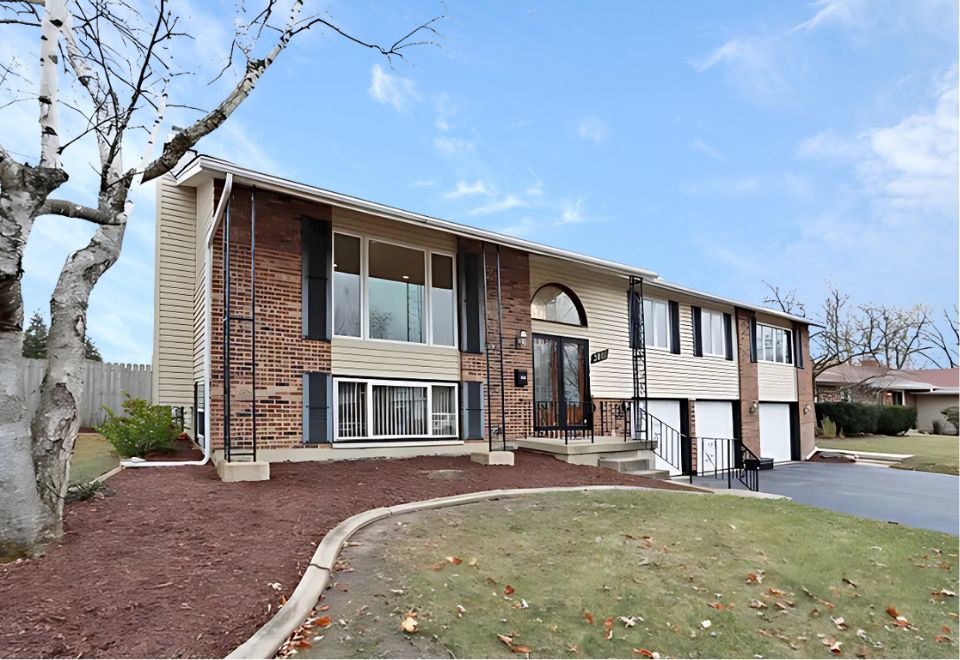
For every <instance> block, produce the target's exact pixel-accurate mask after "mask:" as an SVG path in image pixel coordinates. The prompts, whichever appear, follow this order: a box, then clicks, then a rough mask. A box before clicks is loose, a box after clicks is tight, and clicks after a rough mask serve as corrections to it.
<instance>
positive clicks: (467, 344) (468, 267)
mask: <svg viewBox="0 0 960 660" xmlns="http://www.w3.org/2000/svg"><path fill="white" fill-rule="evenodd" d="M457 279H458V280H459V281H458V283H457V284H458V287H459V289H460V313H459V314H458V315H457V316H458V318H459V320H460V350H461V351H462V352H464V353H483V347H484V327H483V322H484V310H483V305H484V301H483V257H482V256H481V255H480V253H478V252H461V253H460V254H459V255H457Z"/></svg>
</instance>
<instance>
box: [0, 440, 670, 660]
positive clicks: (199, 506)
mask: <svg viewBox="0 0 960 660" xmlns="http://www.w3.org/2000/svg"><path fill="white" fill-rule="evenodd" d="M516 460H517V465H516V466H514V467H493V466H481V465H478V464H476V463H472V462H470V460H469V458H463V457H429V458H412V459H403V460H392V461H391V460H364V461H351V462H335V463H333V462H331V463H293V464H292V463H286V464H274V465H272V466H271V472H272V479H271V480H270V481H266V482H256V483H238V484H224V483H221V482H220V480H219V479H218V478H217V475H216V473H215V472H214V470H213V469H212V468H210V467H208V466H205V467H176V468H140V469H129V470H124V471H123V472H122V473H120V474H118V475H116V476H115V477H113V478H111V479H110V480H108V481H107V484H108V486H109V487H110V488H111V489H112V490H113V492H114V494H113V495H112V496H110V497H107V498H105V499H102V500H97V501H88V502H81V503H77V504H71V505H69V506H68V507H67V511H66V521H65V524H66V535H65V537H64V539H63V541H62V543H61V544H59V545H57V546H56V547H51V548H50V549H49V550H48V552H47V554H46V556H45V557H43V558H41V559H38V560H34V561H24V562H20V563H15V564H9V565H6V566H0V657H50V656H59V657H67V656H70V657H77V656H100V657H120V656H134V657H183V656H193V657H223V656H224V655H226V654H227V653H229V652H230V651H231V650H232V649H233V648H235V647H236V646H237V645H238V644H239V643H241V642H242V641H243V640H244V639H246V638H247V637H248V636H249V635H250V634H251V633H253V632H254V631H255V630H256V629H257V628H258V627H259V626H260V625H261V624H263V623H264V622H265V621H266V620H267V619H268V618H269V616H270V612H268V609H267V608H268V605H269V604H271V603H272V604H273V611H275V608H276V605H277V603H278V601H279V598H280V595H281V594H289V593H290V592H291V591H292V590H293V588H294V587H295V586H296V583H297V580H298V575H299V573H298V572H299V571H300V570H301V569H302V567H303V566H305V565H306V563H307V562H308V561H309V559H310V557H311V555H312V554H313V551H314V548H315V546H316V543H317V542H318V541H319V540H320V539H321V538H322V537H323V535H324V534H325V533H326V532H327V531H328V530H330V529H331V528H332V527H333V526H334V525H336V524H337V523H339V522H340V521H341V520H343V519H345V518H347V517H349V516H351V515H353V514H355V513H358V512H360V511H364V510H366V509H371V508H374V507H378V506H388V505H393V504H399V503H402V502H408V501H414V500H422V499H427V498H431V497H440V496H444V495H455V494H458V493H467V492H473V491H478V490H491V489H496V488H516V487H527V488H532V487H538V486H579V485H588V484H626V485H638V486H652V487H658V488H683V486H679V485H675V484H670V483H665V482H661V481H654V480H650V479H645V478H642V477H634V476H630V475H621V474H617V473H616V472H613V471H611V470H605V469H599V468H589V467H579V466H574V465H568V464H566V463H562V462H560V461H557V460H555V459H554V458H552V457H549V456H541V455H535V454H529V453H524V452H519V453H518V454H517V457H516ZM443 469H457V470H462V473H460V474H458V475H454V477H453V478H450V475H435V477H434V478H427V473H426V471H430V470H443ZM440 476H446V477H447V478H436V477H440ZM272 582H279V583H280V584H281V585H282V590H281V591H276V590H275V589H273V588H271V587H270V586H269V583H272Z"/></svg>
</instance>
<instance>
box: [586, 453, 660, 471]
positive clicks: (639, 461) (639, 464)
mask: <svg viewBox="0 0 960 660" xmlns="http://www.w3.org/2000/svg"><path fill="white" fill-rule="evenodd" d="M639 454H640V452H635V453H634V455H632V456H617V457H611V458H601V459H600V460H599V462H598V466H599V467H602V468H608V469H610V470H616V471H617V472H629V471H631V470H648V469H650V467H651V462H652V461H651V460H650V459H649V458H642V457H641V456H640V455H639Z"/></svg>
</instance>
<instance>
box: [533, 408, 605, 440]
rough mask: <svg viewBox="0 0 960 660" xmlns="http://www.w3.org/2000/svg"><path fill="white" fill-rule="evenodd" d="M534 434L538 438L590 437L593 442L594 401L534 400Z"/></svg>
mask: <svg viewBox="0 0 960 660" xmlns="http://www.w3.org/2000/svg"><path fill="white" fill-rule="evenodd" d="M533 434H534V436H535V437H538V438H563V441H564V444H568V443H569V442H570V441H571V440H585V439H589V440H590V442H593V403H592V402H590V401H555V400H551V401H536V400H535V401H534V402H533Z"/></svg>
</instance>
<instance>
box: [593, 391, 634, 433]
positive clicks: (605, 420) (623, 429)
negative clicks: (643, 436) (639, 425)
mask: <svg viewBox="0 0 960 660" xmlns="http://www.w3.org/2000/svg"><path fill="white" fill-rule="evenodd" d="M596 412H599V413H600V419H599V422H600V435H601V437H622V438H623V440H624V442H626V441H627V440H629V439H630V428H631V424H630V401H629V400H624V401H617V400H614V401H606V400H605V401H601V402H600V406H599V411H595V412H594V414H596Z"/></svg>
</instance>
